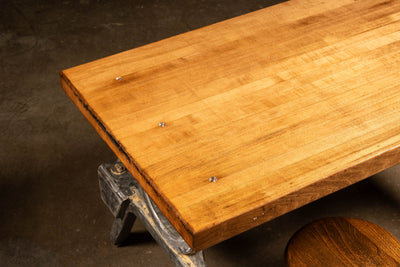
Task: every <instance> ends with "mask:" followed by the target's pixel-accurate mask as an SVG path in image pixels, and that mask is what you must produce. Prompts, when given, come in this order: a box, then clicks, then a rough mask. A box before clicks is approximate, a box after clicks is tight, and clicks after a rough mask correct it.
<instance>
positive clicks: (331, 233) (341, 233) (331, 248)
mask: <svg viewBox="0 0 400 267" xmlns="http://www.w3.org/2000/svg"><path fill="white" fill-rule="evenodd" d="M285 258H286V263H287V266H293V267H297V266H327V267H328V266H332V267H333V266H334V267H337V266H371V267H372V266H399V265H400V242H399V241H398V240H397V239H396V238H395V237H394V236H393V235H392V234H391V233H389V232H388V231H386V230H385V229H383V228H382V227H379V226H378V225H376V224H373V223H370V222H367V221H364V220H359V219H353V218H327V219H321V220H318V221H316V222H313V223H311V224H309V225H306V226H305V227H304V228H302V229H301V230H299V231H298V232H297V233H296V234H295V235H294V236H293V237H292V239H291V240H290V242H289V244H288V247H287V248H286V257H285Z"/></svg>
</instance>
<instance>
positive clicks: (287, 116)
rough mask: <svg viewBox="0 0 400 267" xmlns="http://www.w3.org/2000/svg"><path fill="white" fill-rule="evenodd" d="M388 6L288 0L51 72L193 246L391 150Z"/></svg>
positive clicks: (300, 200) (389, 162)
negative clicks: (213, 180) (160, 124)
mask: <svg viewBox="0 0 400 267" xmlns="http://www.w3.org/2000/svg"><path fill="white" fill-rule="evenodd" d="M399 19H400V2H399V1H398V0H394V1H376V0H373V1H372V0H363V1H353V0H351V1H350V0H341V1H322V2H321V1H307V0H292V1H288V2H284V3H282V4H279V5H276V6H272V7H269V8H266V9H263V10H259V11H256V12H253V13H249V14H246V15H243V16H240V17H237V18H234V19H230V20H227V21H224V22H220V23H217V24H214V25H211V26H208V27H205V28H202V29H199V30H195V31H192V32H188V33H185V34H181V35H178V36H175V37H172V38H168V39H166V40H162V41H159V42H156V43H153V44H149V45H146V46H143V47H139V48H136V49H133V50H130V51H126V52H123V53H120V54H117V55H113V56H110V57H106V58H103V59H100V60H97V61H93V62H90V63H87V64H84V65H81V66H77V67H74V68H70V69H67V70H64V71H62V72H61V83H62V87H63V89H64V90H65V92H66V93H67V94H68V95H69V97H70V98H71V99H72V101H74V103H75V104H76V105H77V106H78V107H79V109H80V110H81V112H82V113H83V114H84V115H85V116H86V118H87V119H88V120H89V121H90V122H91V124H92V125H93V126H94V127H95V128H96V130H97V131H98V133H99V134H100V135H101V136H102V138H103V139H104V140H105V141H106V142H107V144H108V145H109V146H110V147H111V149H112V150H113V151H114V152H115V154H116V155H117V156H118V157H119V158H120V160H121V161H122V162H123V163H124V164H125V165H126V167H127V168H128V169H129V171H130V172H131V173H132V174H133V175H134V176H135V177H136V179H137V180H138V182H139V183H140V184H141V186H142V187H143V188H144V189H145V190H146V191H147V193H148V194H149V195H150V196H151V198H152V199H153V200H154V201H155V203H157V205H158V206H159V208H160V209H161V210H162V212H163V213H164V214H165V215H166V217H167V218H168V219H169V220H170V221H171V223H172V224H173V225H174V226H175V227H176V229H177V230H178V232H179V233H180V234H181V235H182V236H183V237H184V239H185V240H186V241H187V242H188V243H189V245H190V246H191V247H192V248H193V249H194V250H200V249H204V248H206V247H209V246H211V245H214V244H216V243H218V242H220V241H222V240H225V239H227V238H230V237H232V236H234V235H237V234H239V233H241V232H243V231H246V230H248V229H250V228H253V227H255V226H257V225H259V224H261V223H264V222H266V221H268V220H271V219H273V218H275V217H277V216H279V215H282V214H284V213H287V212H289V211H291V210H293V209H296V208H298V207H300V206H302V205H304V204H306V203H309V202H311V201H313V200H316V199H318V198H321V197H323V196H325V195H327V194H330V193H332V192H335V191H337V190H339V189H341V188H343V187H346V186H348V185H350V184H353V183H355V182H357V181H359V180H361V179H364V178H366V177H368V176H370V175H373V174H375V173H377V172H379V171H382V170H384V169H386V168H388V167H391V166H393V165H395V164H397V163H399V161H400V149H399V146H400V78H399V77H400V75H399V69H400V42H399V40H400V31H399V29H400V21H399ZM117 77H121V79H119V78H117ZM160 122H164V123H165V126H164V127H160V126H159V123H160ZM214 176H215V177H216V179H217V180H216V182H210V181H209V178H210V177H214Z"/></svg>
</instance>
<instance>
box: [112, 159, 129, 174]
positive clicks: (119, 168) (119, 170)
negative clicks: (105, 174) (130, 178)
mask: <svg viewBox="0 0 400 267" xmlns="http://www.w3.org/2000/svg"><path fill="white" fill-rule="evenodd" d="M110 171H111V172H112V173H113V174H115V175H121V174H124V173H126V172H127V169H126V168H125V166H124V165H123V164H122V163H121V162H117V163H115V164H114V166H112V167H111V168H110Z"/></svg>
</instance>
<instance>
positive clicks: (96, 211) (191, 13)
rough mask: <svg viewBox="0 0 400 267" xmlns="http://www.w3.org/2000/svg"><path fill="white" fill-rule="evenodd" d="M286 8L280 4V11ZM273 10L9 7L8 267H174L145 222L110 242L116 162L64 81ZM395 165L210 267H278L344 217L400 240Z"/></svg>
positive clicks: (2, 71)
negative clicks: (127, 54)
mask: <svg viewBox="0 0 400 267" xmlns="http://www.w3.org/2000/svg"><path fill="white" fill-rule="evenodd" d="M275 2H278V1H275ZM271 4H274V1H262V0H239V1H238V0H236V1H233V0H231V1H229V0H219V1H218V0H199V1H195V0H186V1H185V0H175V1H161V0H149V1H145V0H134V1H119V0H118V1H93V0H81V1H68V0H65V1H43V0H41V1H34V0H27V1H3V0H0V130H1V133H0V265H3V266H94V265H96V266H172V264H171V263H170V262H169V260H168V257H167V256H166V254H164V252H163V251H162V250H161V249H160V248H159V247H158V246H157V244H156V243H155V242H154V241H153V239H152V238H151V236H150V235H149V234H147V233H146V231H145V230H144V228H143V226H142V225H141V224H140V223H137V224H136V225H135V226H134V228H133V234H132V236H131V238H130V240H129V242H128V244H127V245H126V246H124V247H121V248H116V247H114V246H113V245H111V243H110V242H109V239H108V234H109V229H110V226H111V223H112V219H113V218H112V216H111V213H109V211H108V210H107V208H106V206H105V205H104V204H103V203H102V201H101V199H100V197H99V190H98V182H97V174H96V169H97V167H98V165H100V164H101V163H102V162H109V161H112V160H113V159H114V156H113V154H112V152H111V151H110V150H109V149H108V148H107V146H106V145H105V143H104V142H103V141H102V140H101V139H100V138H99V137H98V135H97V134H96V132H95V131H94V130H93V129H92V128H91V126H90V125H89V123H87V122H86V121H85V119H84V117H83V116H82V115H81V114H80V113H79V111H78V109H77V108H75V106H74V105H73V104H72V102H71V101H70V100H69V99H68V97H67V96H66V95H65V94H64V92H63V91H62V90H61V87H60V84H59V77H58V72H59V71H60V70H63V69H66V68H69V67H73V66H75V65H78V64H82V63H85V62H88V61H92V60H95V59H98V58H101V57H104V56H107V55H111V54H114V53H117V52H121V51H124V50H127V49H132V48H134V47H138V46H141V45H145V44H147V43H150V42H153V41H157V40H160V39H163V38H166V37H169V36H173V35H176V34H179V33H183V32H186V31H189V30H192V29H196V28H199V27H202V26H205V25H209V24H212V23H215V22H218V21H222V20H225V19H227V18H231V17H234V16H237V15H240V14H244V13H248V12H250V11H253V10H257V9H260V8H263V7H266V6H268V5H271ZM397 173H398V170H397V167H395V168H392V169H390V170H389V171H386V172H384V173H382V174H380V175H378V176H380V177H375V178H374V179H370V180H367V181H365V182H361V183H359V184H356V185H354V186H352V187H350V188H348V189H346V190H342V191H340V192H338V193H336V194H334V195H332V196H329V197H326V198H324V199H322V200H320V201H317V202H316V203H313V204H311V205H308V206H306V207H304V208H302V209H299V210H297V211H294V212H292V213H290V214H288V215H285V216H282V217H280V218H278V219H276V220H273V221H272V222H269V223H266V224H264V225H262V226H260V227H258V228H256V229H254V230H251V231H249V232H247V233H245V234H242V235H239V236H238V237H235V238H233V239H231V240H228V241H226V242H223V243H221V244H219V245H217V246H215V247H212V248H210V249H207V250H206V258H207V261H208V263H209V266H279V265H282V263H283V262H282V256H283V252H284V248H285V245H286V242H287V241H288V239H289V238H290V236H291V235H292V234H293V233H294V232H295V231H296V230H297V229H298V228H299V227H301V226H302V225H304V224H305V223H307V222H310V221H312V220H313V219H315V218H319V217H324V216H336V215H345V216H353V217H358V218H363V219H367V220H370V221H372V222H375V223H377V224H379V225H381V226H383V227H385V228H386V229H388V230H390V231H391V232H392V233H393V234H395V235H396V236H397V237H400V232H399V231H400V227H399V226H400V213H399V209H398V198H397V195H398V182H397V179H396V176H397Z"/></svg>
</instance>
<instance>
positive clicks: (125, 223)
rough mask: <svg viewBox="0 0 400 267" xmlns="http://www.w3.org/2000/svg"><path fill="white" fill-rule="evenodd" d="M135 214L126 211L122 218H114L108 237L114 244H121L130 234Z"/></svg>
mask: <svg viewBox="0 0 400 267" xmlns="http://www.w3.org/2000/svg"><path fill="white" fill-rule="evenodd" d="M135 220H136V216H135V215H134V214H133V213H130V212H127V213H125V216H124V217H123V218H115V220H114V223H113V225H112V227H111V233H110V239H111V241H112V242H113V243H114V245H117V246H119V245H121V244H122V243H123V242H124V241H125V240H126V239H127V238H128V237H129V235H130V233H131V229H132V226H133V224H134V223H135Z"/></svg>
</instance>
